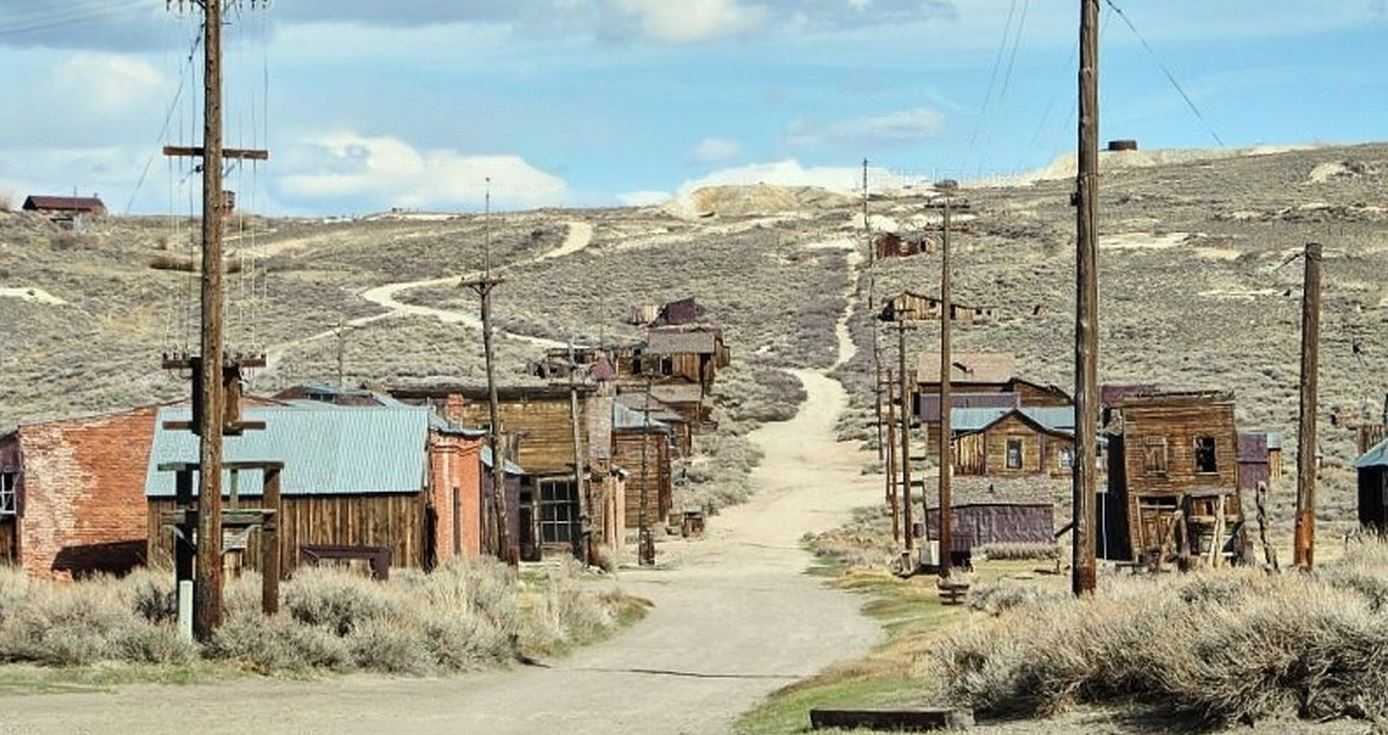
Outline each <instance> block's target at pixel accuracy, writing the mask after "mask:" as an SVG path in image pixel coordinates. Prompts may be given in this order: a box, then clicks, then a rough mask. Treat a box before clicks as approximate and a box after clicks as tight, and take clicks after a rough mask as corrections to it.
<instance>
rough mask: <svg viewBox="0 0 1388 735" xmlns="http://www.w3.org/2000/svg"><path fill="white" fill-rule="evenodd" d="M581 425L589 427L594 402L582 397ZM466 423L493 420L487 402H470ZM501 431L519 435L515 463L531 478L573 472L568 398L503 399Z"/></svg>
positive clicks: (557, 396) (580, 404)
mask: <svg viewBox="0 0 1388 735" xmlns="http://www.w3.org/2000/svg"><path fill="white" fill-rule="evenodd" d="M578 405H579V424H580V426H583V425H587V422H588V412H589V411H590V410H591V403H590V401H589V400H588V399H587V398H580V399H579V402H578ZM462 410H463V422H464V423H466V424H468V425H471V426H484V425H486V424H488V423H490V421H491V414H490V412H489V410H488V407H487V402H486V401H472V400H470V401H468V402H467V404H466V405H464V406H463V409H462ZM498 415H499V416H500V417H501V427H502V430H503V431H505V432H506V433H507V434H510V435H512V436H514V435H515V434H516V433H520V434H521V437H520V451H519V452H517V454H516V463H517V464H519V465H520V466H521V467H522V468H524V469H525V471H526V472H527V473H530V474H532V475H551V474H563V473H572V472H573V462H574V445H573V426H572V424H571V423H570V421H569V397H568V396H567V395H556V396H555V397H533V398H531V397H527V398H515V399H511V400H503V401H501V403H500V405H499V406H498Z"/></svg>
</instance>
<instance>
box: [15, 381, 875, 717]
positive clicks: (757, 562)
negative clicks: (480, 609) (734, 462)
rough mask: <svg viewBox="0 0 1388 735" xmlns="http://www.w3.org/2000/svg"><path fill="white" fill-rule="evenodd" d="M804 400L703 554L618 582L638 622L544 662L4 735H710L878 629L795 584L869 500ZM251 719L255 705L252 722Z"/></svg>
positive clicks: (212, 693)
mask: <svg viewBox="0 0 1388 735" xmlns="http://www.w3.org/2000/svg"><path fill="white" fill-rule="evenodd" d="M796 374H797V376H798V377H799V378H800V380H802V381H803V382H804V384H805V388H806V391H807V393H808V400H807V401H806V403H805V404H804V406H803V407H802V408H801V411H800V413H799V414H798V415H797V416H796V417H795V418H794V419H793V420H791V421H788V422H785V423H781V424H770V425H767V426H765V427H763V428H762V429H760V430H759V431H757V432H756V433H755V434H754V435H753V439H754V440H755V441H756V443H757V444H758V445H759V446H760V447H761V448H762V449H763V451H764V452H765V459H764V461H763V463H762V465H761V467H760V468H759V469H758V470H757V472H756V476H755V478H756V482H757V484H758V486H759V492H758V494H757V495H756V496H755V497H754V498H753V500H752V501H751V502H750V503H748V504H746V505H744V506H741V507H737V508H733V509H731V510H728V511H726V512H724V513H723V514H722V515H720V516H718V517H717V518H716V519H715V522H714V524H712V529H711V535H710V537H709V538H708V539H706V540H704V541H702V542H698V543H686V542H683V541H672V542H669V543H665V544H661V547H660V557H661V558H660V560H661V568H660V569H658V570H656V571H635V570H631V571H624V572H622V574H621V578H620V582H621V584H622V585H623V586H624V587H625V588H626V589H628V590H629V591H631V592H633V593H635V594H638V595H641V596H644V597H647V598H649V599H650V600H652V601H653V602H655V603H656V607H655V609H654V610H653V611H652V612H651V615H650V617H649V618H648V619H647V620H645V621H644V622H642V623H641V624H640V625H638V626H637V627H636V628H634V629H632V630H630V631H627V632H625V633H623V634H622V635H620V636H618V637H617V638H615V639H613V640H611V641H608V642H606V643H603V644H600V645H597V646H594V647H592V648H589V649H586V650H584V651H582V652H580V653H578V654H577V655H575V656H573V657H571V658H569V659H565V660H562V661H557V662H554V663H553V668H522V669H517V670H513V671H504V672H496V673H489V674H484V675H477V676H467V677H461V678H453V679H439V680H425V681H419V680H401V679H384V678H378V677H364V676H363V677H347V678H341V679H332V680H328V681H321V682H293V681H265V680H245V681H235V682H230V683H226V684H219V685H215V687H206V688H205V687H187V688H167V687H153V686H139V687H127V688H123V689H121V690H120V691H119V693H116V694H53V695H34V696H22V697H6V698H3V699H0V708H3V711H4V714H3V715H0V729H3V730H4V731H5V732H23V733H32V734H34V735H40V734H44V733H93V734H95V733H116V732H119V733H150V734H156V735H163V734H167V735H182V734H183V733H186V732H190V729H189V727H188V724H187V723H189V722H197V723H199V726H198V728H197V730H198V731H199V732H201V733H206V734H208V735H212V734H221V733H225V734H227V735H230V734H231V733H244V732H262V733H304V734H308V733H314V734H317V733H322V734H323V735H327V734H329V733H332V734H334V735H353V734H356V733H360V734H362V735H365V734H366V733H419V734H422V735H428V734H430V733H438V734H440V735H442V734H443V733H449V734H450V735H451V734H452V733H488V734H489V735H493V734H495V735H505V734H508V733H525V734H526V735H530V734H531V733H534V732H546V731H548V732H567V733H595V734H597V733H699V734H700V735H703V734H705V733H719V732H726V731H727V730H728V728H729V727H730V722H731V720H732V719H733V718H734V717H735V716H736V715H737V714H738V713H740V712H742V711H744V710H746V709H748V708H750V707H752V706H753V705H754V704H756V702H757V701H758V700H759V699H760V698H761V697H763V696H765V695H766V694H768V693H769V692H771V691H773V690H775V689H777V688H779V687H782V686H784V685H786V684H789V683H791V682H793V681H795V680H797V679H800V678H803V677H806V676H809V675H811V674H814V673H816V672H817V671H819V670H820V669H822V668H824V667H825V666H827V665H828V664H830V663H832V662H834V661H836V660H840V659H843V658H849V657H856V656H859V655H861V654H862V653H864V652H865V651H866V650H867V648H868V647H869V646H871V645H872V644H873V643H874V642H875V641H877V640H878V638H879V636H880V630H879V629H878V627H877V626H876V625H875V624H874V623H872V622H871V621H869V620H867V619H866V618H864V617H862V616H861V615H860V614H859V606H860V605H861V604H862V601H861V600H860V599H858V598H855V597H853V596H851V595H847V594H844V593H841V592H835V591H832V590H830V589H828V588H826V587H824V586H823V585H822V584H821V583H820V582H819V580H817V579H816V578H813V577H809V576H807V575H805V574H804V571H805V569H806V567H807V565H808V564H809V563H810V558H809V555H808V554H807V553H806V552H805V551H804V550H802V549H801V547H800V543H799V542H800V537H801V536H802V534H804V533H805V532H806V531H816V530H824V529H828V528H832V527H834V526H836V525H839V524H840V523H841V522H842V521H843V520H844V519H845V518H846V517H847V516H848V514H849V513H850V511H851V510H852V509H853V508H855V507H860V506H862V505H866V504H868V503H871V502H873V500H874V499H875V498H876V497H877V495H878V494H879V493H880V489H879V488H878V487H877V482H876V481H875V480H873V479H871V478H863V477H862V476H861V475H860V474H859V471H858V470H859V467H861V466H862V464H863V457H862V455H861V454H860V453H859V452H858V451H857V450H856V449H854V448H852V447H851V446H850V445H846V444H839V443H837V442H835V441H834V420H835V418H836V416H837V415H838V413H839V412H840V411H841V410H842V409H843V407H844V405H845V403H846V397H845V394H844V391H843V388H842V387H841V386H840V385H839V384H838V383H837V382H835V381H833V380H830V379H828V378H826V377H824V376H823V375H821V374H819V373H814V372H798V373H796ZM249 704H253V706H247V705H249Z"/></svg>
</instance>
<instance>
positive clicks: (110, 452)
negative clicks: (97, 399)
mask: <svg viewBox="0 0 1388 735" xmlns="http://www.w3.org/2000/svg"><path fill="white" fill-rule="evenodd" d="M155 411H156V409H155V408H153V407H150V408H142V409H138V410H135V411H132V412H129V413H123V414H118V415H114V416H102V417H96V418H87V419H76V420H72V421H56V422H52V423H48V424H40V425H35V426H25V427H22V428H21V429H20V433H19V444H20V449H21V451H22V452H23V468H22V477H21V484H22V488H23V490H22V491H23V494H24V512H23V516H22V517H21V518H20V549H21V552H20V563H21V565H22V566H23V567H24V569H25V571H27V572H29V573H30V574H32V575H36V576H59V577H64V576H71V575H81V574H85V573H89V572H93V571H112V572H121V571H127V570H129V569H130V568H131V567H132V566H135V565H136V564H139V563H141V562H142V561H143V555H144V549H145V545H146V535H147V531H146V529H147V521H148V519H147V515H146V512H147V511H146V501H145V494H144V486H145V471H146V469H147V467H148V463H149V451H150V445H151V443H152V442H153V440H154V416H155Z"/></svg>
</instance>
